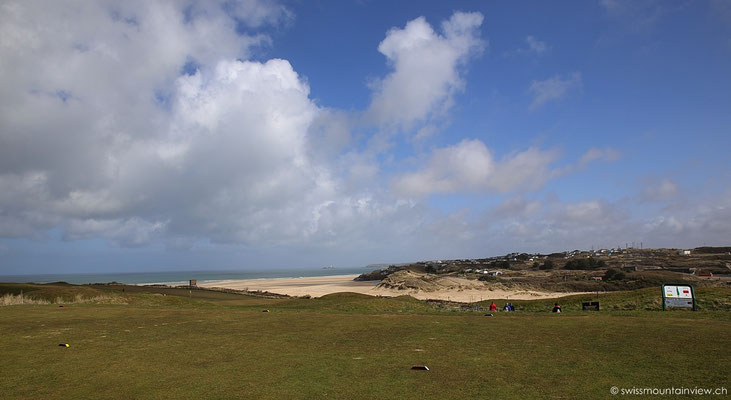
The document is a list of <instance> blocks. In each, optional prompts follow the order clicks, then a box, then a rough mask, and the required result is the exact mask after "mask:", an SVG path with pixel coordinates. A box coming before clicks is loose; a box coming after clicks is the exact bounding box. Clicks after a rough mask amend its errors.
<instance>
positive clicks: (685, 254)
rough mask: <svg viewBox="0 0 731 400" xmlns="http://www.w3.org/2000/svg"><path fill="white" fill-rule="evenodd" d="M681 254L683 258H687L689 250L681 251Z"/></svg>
mask: <svg viewBox="0 0 731 400" xmlns="http://www.w3.org/2000/svg"><path fill="white" fill-rule="evenodd" d="M682 254H683V255H684V256H689V255H690V250H683V253H682Z"/></svg>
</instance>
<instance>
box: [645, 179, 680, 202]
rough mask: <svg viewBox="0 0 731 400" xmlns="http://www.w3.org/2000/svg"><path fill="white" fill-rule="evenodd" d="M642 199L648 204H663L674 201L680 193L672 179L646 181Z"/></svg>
mask: <svg viewBox="0 0 731 400" xmlns="http://www.w3.org/2000/svg"><path fill="white" fill-rule="evenodd" d="M643 186H644V187H643V188H642V193H641V194H640V198H641V199H642V200H643V201H646V202H662V201H668V200H672V199H674V198H675V197H676V196H677V195H678V193H679V190H678V184H677V183H675V182H673V181H672V180H670V179H667V178H666V179H662V180H660V181H646V182H645V183H644V184H643Z"/></svg>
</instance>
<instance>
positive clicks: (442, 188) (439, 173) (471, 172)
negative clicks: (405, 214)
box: [391, 139, 558, 196]
mask: <svg viewBox="0 0 731 400" xmlns="http://www.w3.org/2000/svg"><path fill="white" fill-rule="evenodd" d="M557 158H558V154H557V153H556V152H555V151H551V150H547V151H544V150H540V149H536V148H529V149H527V150H525V151H522V152H519V153H516V154H511V155H508V156H506V157H504V158H502V159H500V160H495V159H494V157H493V155H492V153H491V152H490V150H489V149H488V148H487V146H485V144H484V143H483V142H482V141H480V140H477V139H473V140H463V141H461V142H460V143H458V144H456V145H454V146H448V147H444V148H438V149H435V150H434V151H433V152H432V154H431V155H430V156H429V157H428V160H427V161H426V167H425V168H424V169H422V170H420V171H416V172H410V173H405V174H402V175H400V176H398V177H396V178H395V179H394V181H393V182H392V185H391V187H392V189H393V190H394V191H395V192H397V193H400V194H402V195H406V196H424V195H428V194H432V193H454V192H465V191H466V192H478V191H494V192H510V191H514V190H519V189H522V190H535V189H538V188H540V187H541V186H542V185H543V184H544V183H545V182H546V181H547V180H548V179H549V178H550V177H551V170H550V165H551V163H553V162H554V161H556V160H557Z"/></svg>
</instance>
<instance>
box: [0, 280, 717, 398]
mask: <svg viewBox="0 0 731 400" xmlns="http://www.w3.org/2000/svg"><path fill="white" fill-rule="evenodd" d="M9 286H11V285H0V293H7V292H8V291H9V290H11V289H12V288H9ZM41 286H45V285H41ZM74 288H77V289H79V290H83V291H86V290H88V289H91V290H94V291H98V292H99V293H96V292H95V293H92V292H85V293H87V294H89V295H90V296H91V295H94V296H96V295H103V296H118V297H119V298H123V299H124V300H125V303H126V304H86V303H84V304H75V303H70V304H66V305H65V307H63V308H61V307H59V306H58V305H22V306H21V305H18V306H6V307H0V338H1V339H2V342H0V354H2V357H0V387H1V388H2V398H3V399H6V398H8V399H14V398H43V399H69V398H74V399H75V398H109V399H115V398H119V399H129V398H150V399H168V398H170V399H174V398H204V399H208V398H210V399H234V398H241V399H259V398H261V399H290V398H293V399H313V398H318V399H319V398H336V399H355V398H365V399H369V398H371V399H474V398H495V399H511V398H515V399H526V398H531V399H532V398H611V397H612V396H611V395H610V394H609V388H610V387H611V386H619V387H623V386H624V387H632V386H637V387H668V386H675V387H680V386H685V387H691V388H692V387H696V386H698V387H720V386H725V387H727V388H729V386H731V385H730V384H729V383H731V382H729V377H728V371H729V370H731V355H730V353H729V352H728V349H729V347H730V346H731V336H729V332H731V317H730V316H731V313H729V312H728V311H714V310H711V309H706V310H704V311H700V312H696V313H692V312H687V311H675V312H660V311H646V310H644V307H634V308H627V307H628V305H631V304H646V303H648V302H649V301H650V297H651V296H652V294H651V293H650V292H648V293H645V292H643V291H638V292H625V293H613V294H612V296H616V297H600V301H602V302H603V304H604V303H606V304H607V310H608V311H602V312H599V313H596V312H593V313H590V312H581V311H575V310H574V307H573V306H572V305H571V304H573V303H576V301H577V300H580V298H579V297H576V298H575V299H568V300H567V299H564V300H562V301H561V303H562V305H563V306H564V307H565V308H566V309H567V310H566V312H564V313H562V314H561V315H555V314H551V313H549V312H545V311H544V306H545V303H546V302H545V301H534V302H520V303H519V302H514V303H519V304H520V306H519V309H521V307H522V308H523V309H525V310H527V311H525V312H517V313H497V314H496V315H495V316H494V317H484V316H482V314H483V313H482V312H472V311H461V310H456V309H454V308H441V307H435V306H434V305H432V304H429V303H427V302H424V301H419V300H416V299H413V298H410V297H399V298H375V297H368V296H363V295H358V294H351V293H348V294H336V295H330V296H325V297H323V298H320V299H263V298H258V297H252V296H242V295H237V294H229V293H220V292H210V291H198V290H193V291H188V290H184V289H148V288H129V287H125V291H124V292H122V291H121V289H122V287H104V286H100V287H82V288H78V287H73V286H72V287H62V286H59V287H54V286H53V285H48V286H45V287H41V288H36V289H35V290H36V291H37V294H39V295H40V294H42V293H45V295H48V296H49V297H50V298H56V297H58V292H56V291H57V290H59V291H68V293H67V294H68V295H69V296H70V297H69V298H70V299H73V298H75V294H74V293H73V290H74ZM27 289H28V287H26V289H24V293H26V290H27ZM12 290H14V289H12ZM714 290H715V291H711V292H701V291H699V296H701V295H702V296H703V297H704V299H705V300H704V301H707V302H708V304H714V303H713V302H714V301H716V302H720V304H725V302H727V301H728V298H729V294H730V292H731V291H730V290H728V289H714ZM31 292H32V290H31ZM655 292H656V293H655V295H659V290H656V291H655ZM163 294H164V295H163ZM600 296H605V295H600ZM606 296H609V295H606ZM645 296H647V299H646V300H647V301H645V300H642V299H644V298H645ZM643 301H644V303H643ZM551 304H552V302H551ZM500 305H502V303H500ZM612 305H617V306H618V307H619V308H618V309H617V310H616V311H615V310H612ZM263 309H269V310H270V312H268V313H264V312H262V310H263ZM59 343H69V344H70V347H69V348H65V347H59V346H58V344H59ZM415 364H425V365H428V366H429V368H430V369H431V370H430V371H412V370H410V367H411V366H412V365H415ZM681 398H682V397H681ZM720 398H722V397H720Z"/></svg>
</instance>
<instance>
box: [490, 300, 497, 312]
mask: <svg viewBox="0 0 731 400" xmlns="http://www.w3.org/2000/svg"><path fill="white" fill-rule="evenodd" d="M490 311H497V304H495V302H494V301H493V302H492V304H490Z"/></svg>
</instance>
